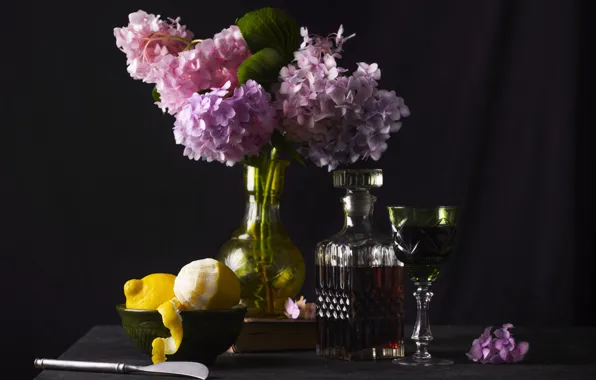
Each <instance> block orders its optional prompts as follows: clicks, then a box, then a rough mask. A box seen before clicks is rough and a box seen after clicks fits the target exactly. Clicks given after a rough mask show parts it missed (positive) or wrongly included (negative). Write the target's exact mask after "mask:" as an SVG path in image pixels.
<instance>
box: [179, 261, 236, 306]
mask: <svg viewBox="0 0 596 380" xmlns="http://www.w3.org/2000/svg"><path fill="white" fill-rule="evenodd" d="M174 294H175V296H176V298H177V299H178V300H179V301H180V303H181V308H182V309H184V310H223V309H230V308H231V307H233V306H235V305H237V304H238V303H239V302H240V280H239V279H238V277H237V276H236V274H235V273H234V272H233V271H232V270H231V269H230V268H229V267H227V266H226V265H225V264H224V263H222V262H220V261H217V260H215V259H202V260H196V261H193V262H191V263H188V264H186V265H185V266H183V267H182V269H180V273H178V276H176V280H175V281H174Z"/></svg>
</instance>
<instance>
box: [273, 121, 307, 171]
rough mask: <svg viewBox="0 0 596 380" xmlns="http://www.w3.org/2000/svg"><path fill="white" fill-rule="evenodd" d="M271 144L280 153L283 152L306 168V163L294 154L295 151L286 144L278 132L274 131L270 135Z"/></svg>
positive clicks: (296, 153)
mask: <svg viewBox="0 0 596 380" xmlns="http://www.w3.org/2000/svg"><path fill="white" fill-rule="evenodd" d="M271 144H272V145H273V146H274V147H275V148H277V149H278V150H279V151H280V152H284V153H287V154H289V155H290V157H292V158H293V159H294V160H296V162H298V163H299V164H300V165H302V166H304V167H306V163H305V162H304V160H303V159H302V157H301V156H300V155H299V154H298V152H296V150H295V149H294V148H293V147H292V146H291V145H290V143H288V141H287V140H286V139H285V138H284V137H283V135H282V134H281V133H280V132H279V131H277V130H276V131H274V132H273V134H272V135H271Z"/></svg>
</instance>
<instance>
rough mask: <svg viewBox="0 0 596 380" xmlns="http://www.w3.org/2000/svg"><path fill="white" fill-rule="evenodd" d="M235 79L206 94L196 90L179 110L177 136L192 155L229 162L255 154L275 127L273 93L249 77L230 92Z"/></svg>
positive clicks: (194, 157) (178, 142) (176, 122)
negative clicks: (271, 94) (269, 92)
mask: <svg viewBox="0 0 596 380" xmlns="http://www.w3.org/2000/svg"><path fill="white" fill-rule="evenodd" d="M230 87H231V83H230V82H227V83H226V84H225V85H224V86H223V87H221V88H213V89H211V92H209V93H206V94H199V93H194V94H193V95H192V96H191V97H189V98H188V99H187V100H186V102H185V104H184V106H182V107H181V110H180V112H178V113H177V114H176V121H175V123H174V137H175V139H176V143H177V144H181V145H184V146H185V149H184V155H185V156H187V157H188V158H190V159H195V160H199V159H203V160H205V161H208V162H211V161H218V162H221V163H225V164H226V165H228V166H233V165H234V164H235V163H237V162H240V161H241V160H242V159H243V158H244V156H254V155H257V154H258V153H259V150H260V149H261V147H262V146H263V145H264V144H266V143H267V142H268V141H269V140H270V137H271V133H272V132H273V129H274V128H275V109H274V108H273V106H272V105H271V103H270V95H269V94H268V93H267V92H266V91H265V90H264V89H263V88H262V87H261V86H260V85H259V84H258V83H257V82H255V81H253V80H249V81H247V82H246V84H243V85H241V86H239V87H237V88H235V89H234V92H233V93H232V94H230Z"/></svg>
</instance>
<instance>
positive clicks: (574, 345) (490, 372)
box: [36, 326, 596, 380]
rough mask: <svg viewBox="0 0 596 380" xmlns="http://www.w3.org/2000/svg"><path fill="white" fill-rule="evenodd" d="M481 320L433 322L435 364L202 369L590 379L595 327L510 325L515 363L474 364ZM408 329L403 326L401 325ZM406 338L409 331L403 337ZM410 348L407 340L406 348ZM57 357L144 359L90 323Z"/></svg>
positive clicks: (258, 358)
mask: <svg viewBox="0 0 596 380" xmlns="http://www.w3.org/2000/svg"><path fill="white" fill-rule="evenodd" d="M483 328H484V326H476V327H463V326H434V327H433V328H432V329H433V334H434V336H435V340H434V341H433V342H432V343H431V346H430V351H431V353H432V354H434V355H435V356H437V357H439V356H440V357H446V358H451V359H454V360H455V361H456V364H455V365H453V366H449V367H441V368H414V367H401V366H397V365H394V364H391V362H390V361H378V362H345V361H337V360H330V359H324V358H320V357H317V356H316V355H315V354H314V351H313V352H286V353H271V354H236V355H234V354H224V355H222V356H220V357H219V358H218V360H217V362H216V364H215V365H214V366H212V367H211V368H210V375H209V378H210V379H231V380H233V379H238V380H241V379H259V380H269V379H271V380H273V379H275V380H280V379H281V380H294V379H296V380H306V379H342V380H343V379H358V380H366V379H378V380H382V379H392V380H394V379H397V380H401V379H404V380H407V379H419V380H423V379H480V380H483V379H487V380H488V379H507V380H519V379H561V380H575V379H591V380H593V379H596V329H592V328H567V329H525V328H515V329H514V330H513V332H514V334H515V337H516V339H517V340H525V341H528V342H529V343H530V350H529V353H528V355H527V356H526V359H525V360H524V362H522V363H519V364H500V365H490V364H477V363H473V362H471V361H469V360H468V359H467V357H466V356H465V352H466V351H467V350H468V349H469V347H470V345H471V342H472V340H473V339H474V338H475V337H476V336H478V335H480V333H482V331H483ZM406 332H408V333H410V332H411V327H410V328H409V329H407V330H406ZM408 337H409V335H408ZM412 350H413V347H412V346H411V345H410V343H408V345H407V346H406V353H411V352H412ZM60 359H69V360H89V361H104V362H124V363H128V364H134V365H149V364H151V362H150V359H149V358H148V357H146V356H144V355H143V354H142V353H141V352H139V351H138V350H137V349H136V348H134V347H133V346H132V344H131V343H130V342H129V340H128V337H127V336H126V335H125V333H124V331H123V330H122V328H121V327H120V326H96V327H94V328H93V329H91V330H90V331H89V332H88V333H87V334H86V335H85V336H83V337H82V338H81V339H80V340H79V341H78V342H76V343H75V344H74V345H73V346H72V347H71V348H70V349H68V350H67V351H66V352H65V353H64V354H63V355H62V356H60ZM160 378H161V379H164V380H165V379H172V380H173V379H181V378H180V377H154V376H151V377H148V376H140V375H116V374H101V373H84V372H66V371H49V370H46V371H43V372H42V373H40V374H39V376H37V377H36V379H39V380H57V379H61V380H71V379H72V380H75V379H76V380H100V379H105V380H116V379H123V380H141V379H143V380H144V379H160Z"/></svg>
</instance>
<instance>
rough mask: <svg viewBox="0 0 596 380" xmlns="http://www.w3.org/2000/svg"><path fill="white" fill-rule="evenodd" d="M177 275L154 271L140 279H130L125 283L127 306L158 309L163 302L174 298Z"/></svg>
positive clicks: (130, 307)
mask: <svg viewBox="0 0 596 380" xmlns="http://www.w3.org/2000/svg"><path fill="white" fill-rule="evenodd" d="M175 280H176V276H174V275H173V274H168V273H153V274H150V275H147V276H145V277H143V278H142V279H140V280H137V279H132V280H128V281H127V282H126V283H125V284H124V295H125V296H126V307H127V308H129V309H140V310H156V309H157V308H158V307H159V306H160V305H161V304H163V303H164V302H166V301H169V300H171V299H172V298H174V281H175Z"/></svg>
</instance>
